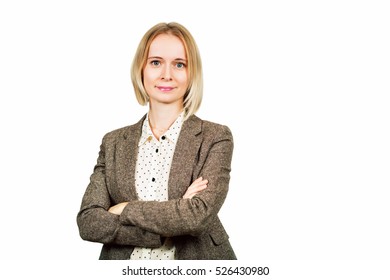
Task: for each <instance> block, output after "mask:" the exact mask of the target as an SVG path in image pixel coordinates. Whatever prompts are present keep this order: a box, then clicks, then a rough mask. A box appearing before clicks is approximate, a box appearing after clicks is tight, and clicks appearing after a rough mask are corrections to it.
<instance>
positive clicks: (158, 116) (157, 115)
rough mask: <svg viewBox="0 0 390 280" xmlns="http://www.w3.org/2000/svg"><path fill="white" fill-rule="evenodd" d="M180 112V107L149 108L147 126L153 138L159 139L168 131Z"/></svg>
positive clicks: (181, 109)
mask: <svg viewBox="0 0 390 280" xmlns="http://www.w3.org/2000/svg"><path fill="white" fill-rule="evenodd" d="M182 111H183V108H182V107H172V106H150V107H149V125H150V127H151V128H152V131H153V134H154V136H156V138H157V139H159V138H160V137H161V136H162V135H163V134H164V133H165V132H166V131H167V130H168V129H169V127H170V126H171V125H172V124H173V122H174V121H175V120H176V119H177V117H178V116H179V115H180V113H181V112H182Z"/></svg>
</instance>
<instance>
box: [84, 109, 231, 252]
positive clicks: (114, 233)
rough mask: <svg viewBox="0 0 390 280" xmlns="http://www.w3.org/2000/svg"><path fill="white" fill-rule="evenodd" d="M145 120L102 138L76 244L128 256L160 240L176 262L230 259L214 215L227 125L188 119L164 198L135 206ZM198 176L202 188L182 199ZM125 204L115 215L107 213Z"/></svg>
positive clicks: (227, 165)
mask: <svg viewBox="0 0 390 280" xmlns="http://www.w3.org/2000/svg"><path fill="white" fill-rule="evenodd" d="M145 117H146V115H145V116H144V117H143V118H142V119H141V120H140V121H139V122H138V123H136V124H134V125H131V126H127V127H124V128H121V129H117V130H114V131H112V132H109V133H107V134H106V135H105V136H104V137H103V141H102V144H101V146H100V152H99V157H98V159H97V164H96V166H95V168H94V172H93V174H92V175H91V177H90V183H89V185H88V187H87V189H86V191H85V194H84V196H83V199H82V203H81V208H80V211H79V213H78V215H77V224H78V227H79V233H80V236H81V238H82V239H84V240H88V241H92V242H99V243H103V247H102V250H101V254H100V259H129V258H130V255H131V253H132V251H133V249H134V247H136V246H139V247H149V248H158V247H160V246H162V242H163V239H164V237H171V238H172V239H173V242H174V244H175V246H176V252H175V258H176V259H192V260H194V259H206V260H212V259H236V256H235V254H234V251H233V249H232V247H231V246H230V242H229V237H228V234H227V233H226V231H225V229H224V227H223V226H222V224H221V222H220V220H219V218H218V212H219V210H220V208H221V207H222V204H223V202H224V200H225V198H226V195H227V193H228V188H229V179H230V170H231V159H232V153H233V138H232V134H231V132H230V130H229V128H228V127H227V126H223V125H219V124H215V123H211V122H208V121H203V120H201V119H199V118H198V117H196V116H194V115H193V116H191V117H189V118H188V119H187V120H186V121H185V122H184V123H183V125H182V129H181V132H180V134H179V138H178V141H177V143H176V148H175V151H174V155H173V159H172V165H171V170H170V174H169V180H168V198H169V199H168V201H163V202H158V201H141V200H139V199H138V197H137V193H136V189H135V167H136V161H137V153H138V142H139V139H140V137H141V133H142V124H143V121H144V119H145ZM198 177H203V178H205V179H207V180H208V187H207V188H206V189H205V190H203V191H202V192H200V193H199V194H197V195H196V196H194V197H193V198H191V199H183V198H182V197H183V195H184V193H185V192H186V190H187V188H188V187H189V186H190V185H191V183H192V182H193V181H194V180H195V179H197V178H198ZM125 201H126V202H129V203H128V205H127V206H126V207H125V209H124V210H123V212H122V214H121V215H114V214H111V213H109V212H108V209H109V208H110V207H111V206H112V205H115V204H118V203H121V202H125Z"/></svg>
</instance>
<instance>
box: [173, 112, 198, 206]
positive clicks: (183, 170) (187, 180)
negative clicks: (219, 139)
mask: <svg viewBox="0 0 390 280" xmlns="http://www.w3.org/2000/svg"><path fill="white" fill-rule="evenodd" d="M201 132H202V121H201V120H200V119H199V118H198V117H196V116H194V115H193V116H191V117H189V118H188V119H187V120H186V121H184V123H183V126H182V128H181V131H180V135H179V138H178V140H177V143H176V148H175V152H174V154H173V159H172V164H171V170H170V173H169V181H168V198H169V199H176V198H181V197H182V196H183V194H184V193H185V191H186V189H187V188H188V187H189V186H190V185H191V183H192V182H193V180H195V179H196V178H193V168H194V166H195V164H196V162H197V159H198V152H199V149H200V145H201V143H202V137H201Z"/></svg>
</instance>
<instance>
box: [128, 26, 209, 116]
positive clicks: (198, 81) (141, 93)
mask: <svg viewBox="0 0 390 280" xmlns="http://www.w3.org/2000/svg"><path fill="white" fill-rule="evenodd" d="M160 34H171V35H174V36H176V37H178V38H179V39H180V40H181V41H182V42H183V44H184V48H185V51H186V55H187V64H188V65H187V67H188V68H187V69H188V78H189V83H188V88H187V90H186V93H185V95H184V104H183V106H184V119H188V118H189V117H190V116H191V115H193V114H195V113H196V112H197V111H198V109H199V107H200V104H201V103H202V96H203V74H202V61H201V57H200V54H199V50H198V47H197V45H196V43H195V40H194V38H193V37H192V35H191V33H190V32H189V31H188V30H187V29H186V28H185V27H184V26H182V25H181V24H179V23H176V22H170V23H158V24H156V25H155V26H153V27H152V28H150V29H149V30H148V31H147V32H146V33H145V35H144V36H143V37H142V39H141V42H140V43H139V45H138V48H137V51H136V53H135V56H134V59H133V63H132V65H131V81H132V83H133V87H134V91H135V96H136V98H137V101H138V103H139V104H141V105H143V106H144V105H146V104H147V103H148V102H149V96H148V94H147V93H146V90H145V87H144V84H143V69H144V67H145V65H146V62H147V59H148V54H149V48H150V45H151V44H152V41H153V39H154V38H156V37H157V36H158V35H160Z"/></svg>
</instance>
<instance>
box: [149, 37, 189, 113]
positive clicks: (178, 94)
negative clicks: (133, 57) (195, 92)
mask: <svg viewBox="0 0 390 280" xmlns="http://www.w3.org/2000/svg"><path fill="white" fill-rule="evenodd" d="M143 75H144V80H143V82H144V87H145V89H146V92H147V94H148V95H149V98H150V102H151V105H153V104H154V103H163V104H176V105H177V106H179V107H183V101H184V94H185V92H186V90H187V87H188V73H187V56H186V52H185V49H184V45H183V42H182V41H181V40H180V39H179V38H178V37H176V36H174V35H170V34H160V35H158V36H157V37H156V38H154V40H153V41H152V44H151V45H150V49H149V54H148V59H147V62H146V66H145V68H144V70H143Z"/></svg>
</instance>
